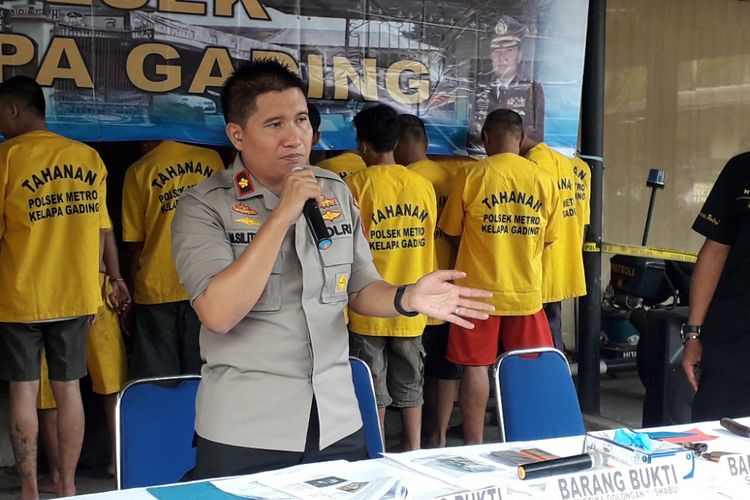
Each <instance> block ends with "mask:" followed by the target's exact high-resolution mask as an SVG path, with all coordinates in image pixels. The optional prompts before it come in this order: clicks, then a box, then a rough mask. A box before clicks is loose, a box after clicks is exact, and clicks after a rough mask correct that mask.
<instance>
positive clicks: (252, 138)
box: [227, 88, 312, 187]
mask: <svg viewBox="0 0 750 500" xmlns="http://www.w3.org/2000/svg"><path fill="white" fill-rule="evenodd" d="M227 135H228V136H229V139H230V140H231V141H232V145H234V147H235V148H236V149H237V150H238V151H239V152H240V154H241V155H242V160H243V161H244V162H245V165H247V166H248V168H250V170H251V171H252V173H253V174H254V175H255V176H256V177H258V180H260V181H261V182H262V183H264V184H266V186H267V187H274V185H276V184H277V183H280V182H281V181H282V180H283V179H284V176H285V175H286V174H288V173H289V172H290V171H291V170H292V168H293V167H295V166H296V165H306V164H307V163H308V158H309V156H310V143H311V141H312V127H311V126H310V120H309V119H308V115H307V101H306V100H305V95H304V94H303V93H302V91H301V90H300V89H298V88H290V89H286V90H282V91H280V92H266V93H265V94H260V95H259V96H258V97H257V98H256V99H255V110H254V111H253V112H251V114H250V116H248V118H247V120H246V121H245V123H244V124H241V125H240V124H236V123H229V124H227Z"/></svg>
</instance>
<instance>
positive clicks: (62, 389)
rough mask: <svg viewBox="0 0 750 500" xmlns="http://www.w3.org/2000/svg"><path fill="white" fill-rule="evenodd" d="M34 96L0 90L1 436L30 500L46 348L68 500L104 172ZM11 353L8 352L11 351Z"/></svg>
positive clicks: (33, 85)
mask: <svg viewBox="0 0 750 500" xmlns="http://www.w3.org/2000/svg"><path fill="white" fill-rule="evenodd" d="M45 110H46V104H45V99H44V92H43V91H42V88H41V87H40V86H39V84H38V83H37V82H35V81H34V80H33V79H31V78H29V77H25V76H15V77H12V78H9V79H7V80H5V81H4V82H3V83H2V85H0V133H2V134H3V136H5V138H6V140H5V141H4V142H3V143H2V144H0V290H2V293H0V343H1V344H2V345H0V374H1V376H2V378H3V379H5V380H8V381H9V394H10V425H9V428H10V432H11V437H12V439H11V442H12V444H13V451H14V455H15V456H16V457H23V459H22V460H18V461H17V463H16V466H17V469H18V472H19V477H20V478H21V493H20V497H21V498H36V497H38V494H39V493H38V486H37V470H36V465H37V463H36V451H37V446H36V443H37V438H38V418H37V413H36V396H37V393H38V391H39V379H40V366H39V358H38V357H37V353H38V352H40V350H41V348H42V345H43V344H46V345H47V347H48V349H47V356H48V360H52V362H50V363H49V367H50V375H51V378H52V379H53V380H52V386H53V390H54V392H55V394H56V395H57V396H58V400H59V402H60V407H61V409H62V410H64V411H62V412H61V415H62V418H61V423H60V426H61V428H65V429H68V432H67V433H66V439H65V440H63V441H62V442H61V444H62V445H63V446H62V449H61V450H60V470H61V477H60V481H59V483H58V485H57V487H56V493H57V494H58V495H59V496H71V495H75V494H76V487H75V470H76V466H77V463H78V456H79V455H80V450H81V443H82V441H83V422H84V416H83V405H82V402H81V393H80V389H79V383H78V379H79V378H80V377H82V376H84V375H85V374H86V363H85V356H86V353H85V345H86V331H87V326H88V317H89V316H90V315H92V314H95V313H96V310H97V308H98V307H99V305H100V304H101V303H102V298H101V292H100V289H99V258H100V255H101V252H102V248H103V232H104V231H105V230H107V229H111V225H110V222H109V216H108V214H107V204H106V194H107V191H106V178H107V170H106V168H105V167H104V163H103V162H102V160H101V158H100V157H99V154H98V153H97V152H96V151H95V150H94V149H92V148H90V147H89V146H86V145H85V144H83V143H80V142H77V141H73V140H70V139H67V138H65V137H62V136H60V135H58V134H55V133H52V132H50V131H48V130H47V126H46V122H45ZM11 346H13V347H11Z"/></svg>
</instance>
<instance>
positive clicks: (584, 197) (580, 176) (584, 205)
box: [570, 156, 591, 295]
mask: <svg viewBox="0 0 750 500" xmlns="http://www.w3.org/2000/svg"><path fill="white" fill-rule="evenodd" d="M570 163H571V166H572V167H573V177H574V178H575V185H576V210H577V211H578V218H577V220H578V224H579V227H578V235H579V237H580V239H581V245H583V241H584V238H585V235H586V226H587V225H588V224H589V223H590V222H591V206H590V204H589V197H590V195H591V167H589V164H588V163H586V161H585V160H583V159H582V158H579V157H578V156H574V157H573V158H571V159H570ZM583 287H584V288H583V294H582V295H585V294H586V282H585V280H584V282H583Z"/></svg>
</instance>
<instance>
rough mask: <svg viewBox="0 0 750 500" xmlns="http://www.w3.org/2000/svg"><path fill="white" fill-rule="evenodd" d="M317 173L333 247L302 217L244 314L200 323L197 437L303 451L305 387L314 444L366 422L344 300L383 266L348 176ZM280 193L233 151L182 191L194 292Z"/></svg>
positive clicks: (182, 242)
mask: <svg viewBox="0 0 750 500" xmlns="http://www.w3.org/2000/svg"><path fill="white" fill-rule="evenodd" d="M313 171H314V173H315V176H316V178H317V179H318V182H319V183H320V186H321V190H322V192H323V195H324V196H325V199H324V201H323V202H321V203H320V208H321V213H322V215H323V219H324V221H325V223H326V226H327V227H328V233H329V235H330V236H331V239H332V241H333V245H332V246H331V247H330V248H328V249H327V250H321V251H319V250H318V249H317V247H316V245H315V243H314V242H313V238H312V235H311V234H310V231H309V229H308V227H307V224H306V222H305V219H304V218H303V217H302V216H300V218H299V219H298V220H297V222H296V223H295V224H294V225H293V226H291V227H290V228H289V230H288V232H287V234H286V236H285V237H284V241H283V243H282V245H281V248H280V250H279V253H278V256H277V258H276V262H275V263H274V266H273V270H272V272H271V275H270V277H269V279H268V282H267V284H266V287H265V290H264V291H263V294H262V295H261V297H260V299H259V300H258V302H257V303H256V304H255V306H254V307H253V309H252V310H251V311H250V312H249V313H248V315H247V316H246V317H245V318H243V319H242V320H241V321H240V322H239V323H238V324H237V325H236V326H235V327H234V328H233V329H232V330H231V331H229V332H228V333H227V334H226V335H217V334H214V333H212V332H210V331H208V330H206V328H205V327H203V328H201V336H200V343H201V355H202V357H203V358H204V359H205V361H206V364H205V365H204V367H203V370H202V376H203V378H202V381H201V386H200V388H199V390H198V399H197V417H196V432H197V433H198V434H199V435H200V436H201V437H203V438H205V439H208V440H211V441H215V442H218V443H224V444H229V445H233V446H242V447H247V448H262V449H270V450H284V451H303V450H304V448H305V439H306V435H307V426H308V420H309V415H310V408H311V406H312V400H313V396H314V397H315V399H316V401H317V406H318V416H319V420H320V443H319V446H320V448H321V449H322V448H325V447H327V446H329V445H331V444H333V443H335V442H336V441H339V440H340V439H342V438H344V437H346V436H348V435H350V434H352V433H353V432H355V431H356V430H357V429H359V428H360V427H361V425H362V422H361V418H360V414H359V409H358V405H357V400H356V397H355V395H354V389H353V385H352V382H351V378H352V377H351V370H350V367H349V361H348V351H349V345H348V338H347V329H346V326H345V324H344V320H343V309H344V307H345V306H346V304H347V300H348V295H349V294H350V293H355V292H358V291H360V290H362V289H363V288H365V287H366V286H367V285H369V284H370V283H372V282H374V281H378V280H380V275H379V274H378V273H377V271H376V270H375V267H374V266H373V263H372V255H371V254H370V249H369V246H368V244H367V240H366V239H365V237H364V234H363V233H362V230H361V226H362V224H361V220H360V215H359V210H358V209H357V207H356V206H355V205H354V204H353V202H352V196H351V193H349V190H348V189H347V187H346V185H345V184H344V182H343V181H342V180H341V179H340V178H339V177H338V176H337V175H335V174H333V173H330V172H326V171H324V170H322V169H317V168H316V169H314V170H313ZM277 202H278V197H277V196H276V195H275V194H274V193H272V192H271V191H269V190H267V189H266V188H264V187H263V186H262V185H261V184H260V183H259V182H258V181H257V180H256V179H255V178H254V177H253V176H252V174H251V173H250V172H249V171H248V170H247V169H246V168H245V166H244V165H243V164H242V162H241V161H240V159H239V157H238V159H237V160H236V161H235V162H234V164H233V165H232V167H231V169H230V170H226V171H223V172H221V173H219V174H218V175H216V176H214V177H212V178H211V179H209V180H207V181H205V182H203V183H201V184H199V185H198V186H196V187H194V188H192V189H191V190H189V191H188V192H186V193H185V195H183V197H182V198H181V199H180V203H179V206H178V209H177V214H176V216H175V220H174V223H173V226H172V228H173V237H172V238H173V249H174V257H175V263H176V266H177V272H178V275H179V276H180V279H181V281H182V283H183V285H184V286H185V288H186V289H187V291H188V294H189V296H190V299H191V301H193V300H195V298H196V297H198V296H199V295H200V294H201V293H202V292H203V291H204V290H205V289H206V287H207V286H208V284H209V282H210V281H211V279H212V278H213V277H214V276H215V275H216V274H217V273H219V272H220V271H221V270H222V269H224V268H225V267H226V266H228V265H229V264H231V263H232V262H233V261H234V259H236V258H237V257H239V256H240V255H241V254H242V252H243V251H244V250H245V248H246V247H247V245H248V244H251V243H252V240H253V238H254V237H255V234H256V233H257V231H258V230H259V229H260V227H262V225H263V223H264V222H265V221H266V219H267V218H268V217H269V216H270V214H271V212H272V211H273V209H274V207H275V206H276V204H277ZM237 293H242V290H237Z"/></svg>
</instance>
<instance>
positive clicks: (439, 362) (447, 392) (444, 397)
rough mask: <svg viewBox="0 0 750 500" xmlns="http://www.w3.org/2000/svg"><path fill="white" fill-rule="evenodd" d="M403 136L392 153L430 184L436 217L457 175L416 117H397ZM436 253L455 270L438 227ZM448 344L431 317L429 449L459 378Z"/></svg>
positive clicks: (440, 432)
mask: <svg viewBox="0 0 750 500" xmlns="http://www.w3.org/2000/svg"><path fill="white" fill-rule="evenodd" d="M398 120H399V126H400V129H401V134H400V135H399V138H398V145H397V146H396V150H395V151H394V152H393V156H394V158H395V160H396V162H397V163H399V164H401V165H406V166H407V168H408V169H409V170H411V171H412V172H416V173H418V174H420V175H421V176H423V177H425V178H426V179H427V180H429V181H430V183H431V184H432V187H433V188H434V189H435V196H436V197H437V218H438V220H440V214H441V213H442V211H443V207H444V206H445V202H446V200H447V199H448V193H450V189H451V183H452V182H453V177H454V172H453V171H452V170H449V169H448V168H447V167H446V166H444V165H442V164H440V163H438V162H436V161H433V160H431V159H429V158H428V157H427V148H428V146H429V143H428V139H427V130H426V129H425V125H424V122H423V121H422V120H421V119H420V118H419V117H417V116H414V115H408V114H402V115H399V117H398ZM435 254H436V261H437V268H438V269H453V266H454V265H455V263H456V248H455V246H454V245H453V244H452V243H451V242H450V241H448V238H447V237H446V236H445V235H444V234H443V232H442V231H441V230H440V229H439V228H438V229H436V230H435ZM447 344H448V324H447V323H445V322H444V321H440V320H435V319H432V318H428V320H427V327H426V328H425V331H424V335H423V336H422V345H423V346H424V349H425V354H426V358H425V370H424V375H425V384H424V400H425V404H424V406H423V408H422V413H423V423H422V425H423V428H424V432H423V435H425V436H427V440H428V442H427V446H429V447H430V448H436V447H444V446H445V443H446V435H447V432H448V424H449V421H450V418H451V414H452V413H453V402H454V401H455V400H456V392H457V389H458V386H457V384H456V380H457V379H459V378H460V368H459V367H458V366H457V365H456V364H454V363H451V362H450V361H448V360H447V359H446V358H445V349H446V346H447Z"/></svg>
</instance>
